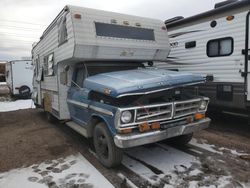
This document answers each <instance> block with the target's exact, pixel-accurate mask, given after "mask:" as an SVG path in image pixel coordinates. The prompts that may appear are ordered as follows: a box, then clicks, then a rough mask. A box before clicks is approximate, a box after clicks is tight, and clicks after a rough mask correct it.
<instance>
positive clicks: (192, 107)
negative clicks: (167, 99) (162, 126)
mask: <svg viewBox="0 0 250 188" xmlns="http://www.w3.org/2000/svg"><path fill="white" fill-rule="evenodd" d="M200 101H201V100H200V99H197V100H189V101H182V102H176V103H174V117H173V118H178V117H182V116H186V115H189V114H193V113H196V112H197V111H198V110H199V107H200Z"/></svg>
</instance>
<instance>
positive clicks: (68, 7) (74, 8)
mask: <svg viewBox="0 0 250 188" xmlns="http://www.w3.org/2000/svg"><path fill="white" fill-rule="evenodd" d="M67 10H69V11H70V12H77V11H78V12H94V11H95V12H102V13H108V14H112V15H116V16H124V18H129V17H130V18H137V19H147V20H151V21H152V22H157V23H159V22H162V23H163V21H162V20H159V19H153V18H147V17H140V16H134V15H128V14H121V13H117V12H111V11H105V10H99V9H92V8H85V7H79V6H74V5H66V6H65V7H64V8H63V9H62V10H61V12H60V13H59V14H58V15H57V16H56V18H55V19H54V20H53V21H52V22H51V23H50V25H49V26H48V27H47V28H46V29H45V31H44V32H43V34H42V36H41V37H40V40H42V39H43V37H44V36H45V35H46V34H47V33H48V32H49V31H50V29H51V28H52V26H54V25H55V24H56V22H57V20H58V18H59V17H60V16H61V15H62V14H63V13H64V12H65V11H67ZM114 19H115V18H114ZM39 42H40V41H39ZM39 42H37V43H36V44H35V45H34V46H33V48H34V47H35V46H36V45H37V44H38V43H39Z"/></svg>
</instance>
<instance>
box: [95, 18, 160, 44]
mask: <svg viewBox="0 0 250 188" xmlns="http://www.w3.org/2000/svg"><path fill="white" fill-rule="evenodd" d="M95 28H96V35H97V36H101V37H114V38H122V39H136V40H149V41H154V40H155V35H154V30H153V29H146V28H138V27H131V26H123V25H115V24H107V23H99V22H95Z"/></svg>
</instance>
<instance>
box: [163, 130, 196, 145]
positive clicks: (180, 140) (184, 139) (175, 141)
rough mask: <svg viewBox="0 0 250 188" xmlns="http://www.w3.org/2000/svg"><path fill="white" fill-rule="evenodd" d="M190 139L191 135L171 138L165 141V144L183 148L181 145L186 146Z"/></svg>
mask: <svg viewBox="0 0 250 188" xmlns="http://www.w3.org/2000/svg"><path fill="white" fill-rule="evenodd" d="M192 138H193V133H191V134H187V135H181V136H177V137H173V138H170V139H167V140H166V141H167V143H169V144H171V145H177V146H183V145H187V144H188V143H189V142H190V141H191V140H192Z"/></svg>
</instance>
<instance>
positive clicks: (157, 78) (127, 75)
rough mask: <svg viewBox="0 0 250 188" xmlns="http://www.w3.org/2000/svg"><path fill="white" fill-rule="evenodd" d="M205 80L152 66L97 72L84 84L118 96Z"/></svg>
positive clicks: (189, 74) (89, 87) (198, 76)
mask: <svg viewBox="0 0 250 188" xmlns="http://www.w3.org/2000/svg"><path fill="white" fill-rule="evenodd" d="M204 81H205V79H204V78H203V77H202V76H201V75H195V74H191V73H184V72H175V71H169V70H165V69H156V68H150V69H135V70H127V71H116V72H108V73H102V74H97V75H94V76H90V77H88V78H86V79H85V82H84V86H85V87H86V88H88V89H89V90H94V91H97V92H100V93H105V94H107V91H108V94H109V95H110V96H112V97H116V98H117V97H121V96H125V95H133V94H139V93H141V94H144V93H149V92H154V91H158V90H167V89H169V88H172V87H178V86H182V85H185V84H196V83H200V82H204Z"/></svg>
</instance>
